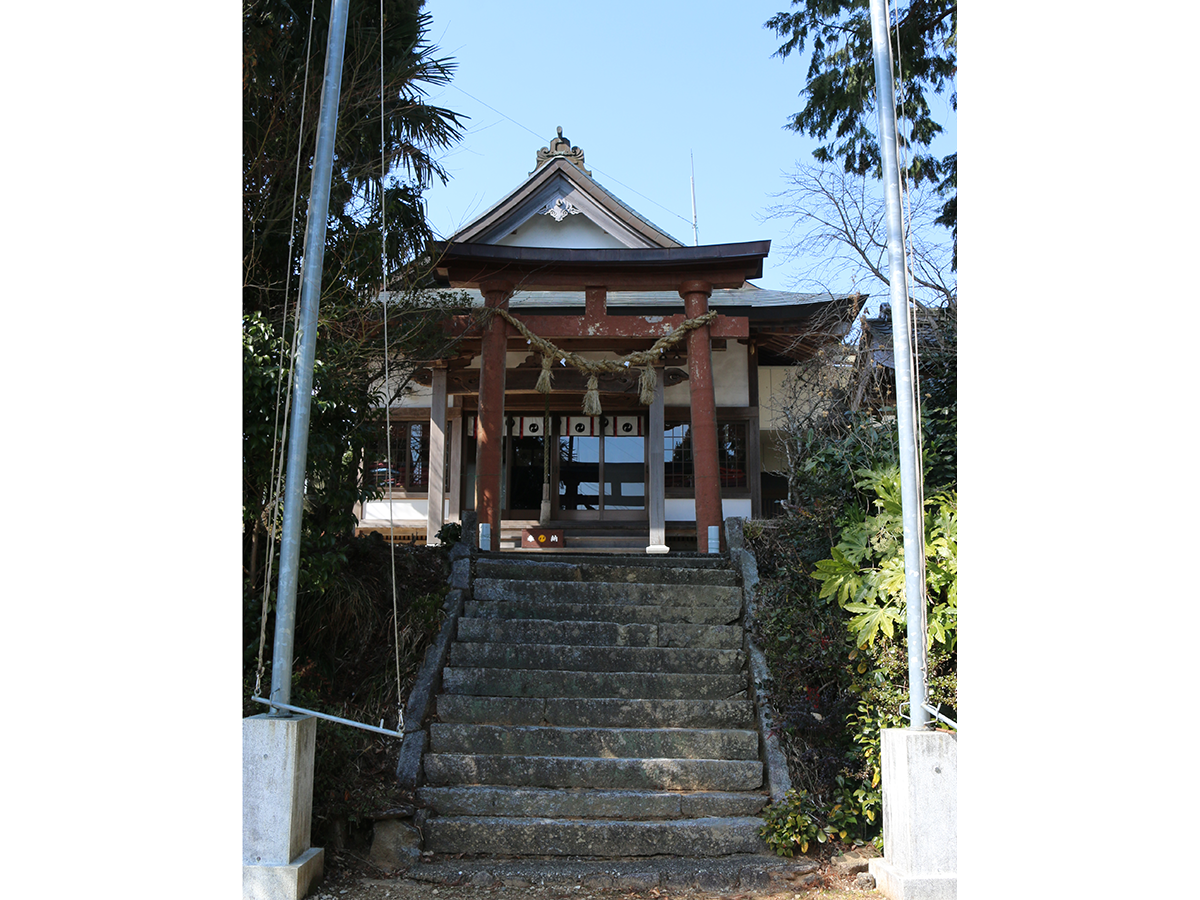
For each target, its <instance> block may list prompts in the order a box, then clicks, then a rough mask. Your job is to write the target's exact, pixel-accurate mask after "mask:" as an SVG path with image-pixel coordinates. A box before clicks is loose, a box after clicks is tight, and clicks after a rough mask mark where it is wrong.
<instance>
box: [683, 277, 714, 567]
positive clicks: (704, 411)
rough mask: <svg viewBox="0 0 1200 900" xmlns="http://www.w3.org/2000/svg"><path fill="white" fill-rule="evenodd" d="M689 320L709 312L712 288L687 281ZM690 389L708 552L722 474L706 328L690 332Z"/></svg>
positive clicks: (699, 532)
mask: <svg viewBox="0 0 1200 900" xmlns="http://www.w3.org/2000/svg"><path fill="white" fill-rule="evenodd" d="M679 296H681V297H682V298H683V311H684V313H685V314H686V315H687V317H688V318H689V319H694V318H696V317H697V316H702V315H704V314H705V313H706V312H708V298H709V297H710V296H712V285H710V284H709V283H708V282H707V281H685V282H684V283H683V284H682V285H680V288H679ZM687 347H688V351H687V352H688V386H689V388H690V389H691V416H692V471H693V477H694V478H695V482H696V549H697V550H698V551H700V552H701V553H704V552H706V551H707V550H708V529H709V527H710V526H713V525H716V526H717V528H718V531H717V533H718V534H720V525H721V471H720V468H719V466H718V463H717V400H716V390H715V388H714V386H713V375H712V341H711V337H710V333H709V327H708V326H707V325H704V326H702V327H700V328H695V329H693V330H691V331H689V332H688V336H687Z"/></svg>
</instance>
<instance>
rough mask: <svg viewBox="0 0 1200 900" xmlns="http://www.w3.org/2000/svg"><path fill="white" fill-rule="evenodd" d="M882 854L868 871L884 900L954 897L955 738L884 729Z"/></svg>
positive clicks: (936, 732) (956, 782) (947, 898)
mask: <svg viewBox="0 0 1200 900" xmlns="http://www.w3.org/2000/svg"><path fill="white" fill-rule="evenodd" d="M882 739H883V747H882V756H883V848H884V854H885V855H884V857H883V858H882V859H873V860H871V862H870V863H869V871H870V873H871V874H872V875H874V876H875V885H876V887H877V888H878V889H879V892H880V893H881V894H883V895H884V896H885V897H888V898H890V900H954V898H956V897H957V896H958V740H957V736H956V735H953V734H946V733H945V732H939V731H910V730H907V729H900V728H885V729H884V730H883V734H882Z"/></svg>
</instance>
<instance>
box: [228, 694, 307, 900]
mask: <svg viewBox="0 0 1200 900" xmlns="http://www.w3.org/2000/svg"><path fill="white" fill-rule="evenodd" d="M316 740H317V720H316V719H315V718H314V717H313V716H299V717H296V716H288V717H285V716H270V715H259V716H251V717H249V718H247V719H243V720H242V896H243V900H300V898H301V897H303V896H304V895H305V894H307V893H308V890H309V888H310V887H311V886H312V885H313V884H315V883H316V882H317V881H319V880H320V878H321V876H322V874H323V873H324V870H325V851H324V850H321V849H315V848H312V847H310V846H309V844H310V836H311V832H312V785H313V757H314V754H315V750H316Z"/></svg>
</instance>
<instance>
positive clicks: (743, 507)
mask: <svg viewBox="0 0 1200 900" xmlns="http://www.w3.org/2000/svg"><path fill="white" fill-rule="evenodd" d="M730 516H741V517H742V518H743V519H749V518H750V498H749V497H735V498H731V499H728V500H726V499H724V498H722V500H721V519H722V520H724V519H728V518H729V517H730Z"/></svg>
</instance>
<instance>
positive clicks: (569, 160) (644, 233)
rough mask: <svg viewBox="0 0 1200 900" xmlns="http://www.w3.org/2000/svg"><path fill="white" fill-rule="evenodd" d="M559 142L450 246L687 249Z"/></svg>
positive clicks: (574, 150)
mask: <svg viewBox="0 0 1200 900" xmlns="http://www.w3.org/2000/svg"><path fill="white" fill-rule="evenodd" d="M558 135H559V136H558V139H557V140H555V141H551V146H550V147H548V148H547V147H543V148H542V149H541V150H540V151H539V152H538V155H537V161H538V166H537V168H536V169H534V171H533V172H532V173H531V174H530V176H529V178H527V179H526V180H525V182H524V183H523V184H521V185H520V186H519V187H517V188H516V189H515V190H514V191H512V192H511V193H510V194H509V195H508V196H506V197H505V198H504V199H503V200H501V201H500V202H499V203H497V204H495V205H494V206H493V207H492V208H491V209H489V210H488V211H487V212H485V213H484V214H483V215H481V216H480V217H479V218H477V219H476V220H475V221H473V222H471V223H470V224H469V225H467V226H465V227H464V228H462V229H460V230H459V231H458V232H456V233H455V234H454V235H452V236H451V237H450V242H451V243H476V244H506V245H509V246H526V247H535V246H540V247H546V246H551V247H568V246H570V247H576V248H584V247H588V246H590V247H591V248H592V249H601V248H613V249H616V248H622V247H624V248H655V247H656V248H666V247H682V246H683V244H681V243H680V242H679V241H677V240H676V239H675V238H673V237H671V235H669V234H667V233H666V232H665V231H663V230H662V229H661V228H659V227H658V226H656V225H654V224H653V223H652V222H650V221H649V220H648V219H646V218H644V217H643V216H641V215H639V214H638V213H637V212H636V211H634V210H633V209H631V208H630V207H628V206H626V205H625V204H624V203H622V202H621V201H620V200H619V199H618V198H617V197H616V196H614V195H613V194H612V193H611V192H610V191H608V190H607V189H606V188H604V187H603V186H602V185H600V184H598V183H597V182H596V181H594V180H593V179H592V177H591V173H590V172H588V171H587V170H586V168H584V166H583V151H582V150H581V149H580V148H578V147H572V146H571V143H570V141H568V140H567V139H566V138H564V137H563V136H562V128H561V127H560V128H559V129H558Z"/></svg>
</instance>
